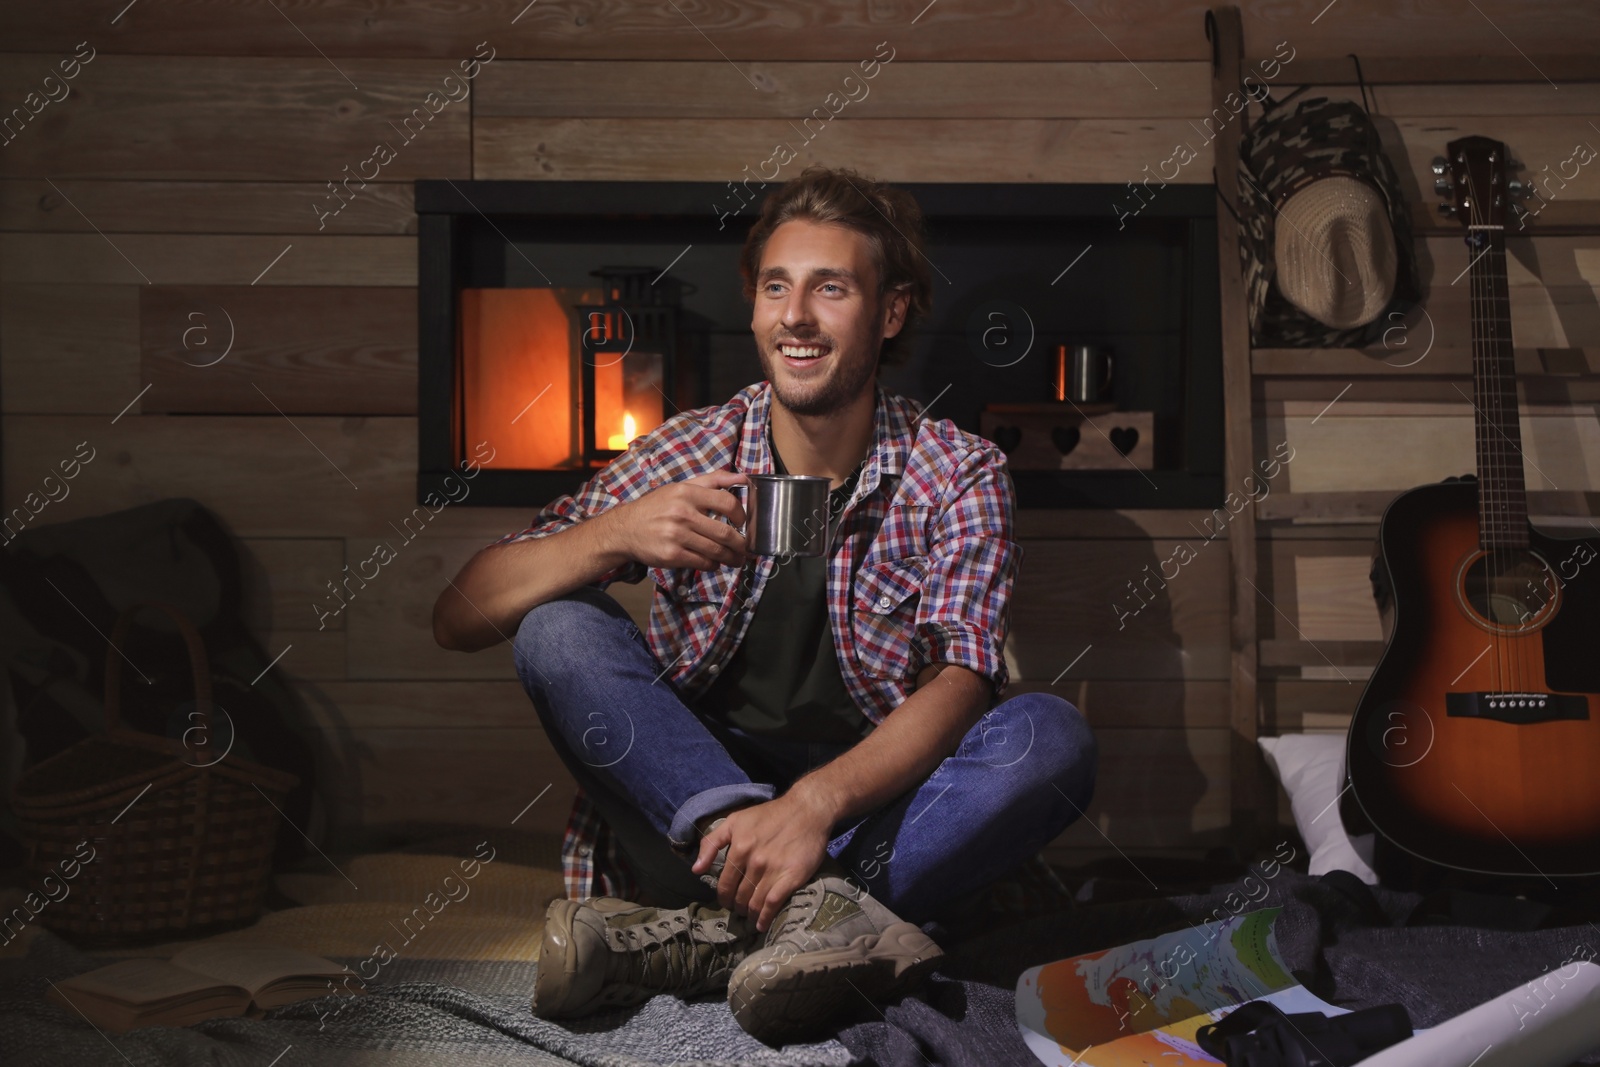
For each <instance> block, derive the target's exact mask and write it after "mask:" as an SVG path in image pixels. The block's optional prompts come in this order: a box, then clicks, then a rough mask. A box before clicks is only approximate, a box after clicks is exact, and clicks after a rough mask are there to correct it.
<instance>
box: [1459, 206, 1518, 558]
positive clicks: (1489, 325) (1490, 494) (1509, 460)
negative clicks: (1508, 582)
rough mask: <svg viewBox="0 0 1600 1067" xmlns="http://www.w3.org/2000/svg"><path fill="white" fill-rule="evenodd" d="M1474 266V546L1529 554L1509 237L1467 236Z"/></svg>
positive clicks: (1498, 229) (1493, 230)
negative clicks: (1521, 550)
mask: <svg viewBox="0 0 1600 1067" xmlns="http://www.w3.org/2000/svg"><path fill="white" fill-rule="evenodd" d="M1467 235H1468V236H1467V246H1468V251H1469V253H1470V254H1471V255H1472V257H1473V259H1472V264H1471V266H1470V267H1468V273H1469V275H1470V277H1471V283H1472V383H1473V392H1474V394H1475V397H1476V399H1475V401H1474V404H1473V407H1474V409H1475V419H1474V423H1475V431H1476V438H1477V447H1478V541H1479V544H1480V546H1481V547H1482V548H1484V549H1492V548H1527V547H1528V491H1527V485H1526V483H1525V481H1524V480H1523V473H1522V426H1521V422H1520V420H1519V419H1518V417H1517V373H1516V357H1515V354H1514V352H1513V349H1512V344H1511V297H1510V292H1509V289H1508V286H1507V282H1506V235H1505V228H1504V227H1503V226H1499V225H1473V226H1469V227H1468V230H1467Z"/></svg>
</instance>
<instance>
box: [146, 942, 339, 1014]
mask: <svg viewBox="0 0 1600 1067" xmlns="http://www.w3.org/2000/svg"><path fill="white" fill-rule="evenodd" d="M172 962H173V964H174V965H175V966H177V967H182V968H186V969H188V970H190V971H193V972H196V973H198V974H202V975H206V976H208V977H209V978H211V979H214V980H215V981H216V982H222V983H225V984H228V985H236V986H239V987H240V988H242V989H245V990H248V991H249V993H250V994H251V996H254V997H257V998H259V997H260V994H261V992H262V990H264V989H266V988H267V987H269V986H271V985H272V984H274V983H275V982H281V981H283V980H284V979H308V980H309V981H308V982H295V983H292V984H294V985H297V986H305V987H306V988H312V989H315V990H317V991H318V992H325V991H326V984H325V980H326V979H339V978H342V977H343V976H344V975H345V974H346V973H348V972H347V971H346V969H345V968H343V967H341V966H339V965H338V964H337V963H334V962H333V961H332V960H325V959H323V958H322V957H321V956H313V955H311V954H310V953H309V952H299V951H296V950H295V949H292V948H276V947H274V946H271V945H240V944H231V943H228V942H213V943H208V944H200V945H192V946H190V947H189V948H186V949H183V950H182V951H180V952H177V953H175V954H174V955H173V957H172ZM207 984H212V983H207ZM306 995H316V994H315V993H309V994H306ZM295 999H299V998H298V997H297V998H295ZM262 1006H263V1007H266V1006H268V1005H262Z"/></svg>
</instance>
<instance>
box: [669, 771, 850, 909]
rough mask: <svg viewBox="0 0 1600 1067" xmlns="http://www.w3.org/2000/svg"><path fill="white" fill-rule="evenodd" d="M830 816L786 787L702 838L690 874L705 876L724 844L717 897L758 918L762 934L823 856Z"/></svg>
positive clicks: (812, 799) (809, 877) (731, 816)
mask: <svg viewBox="0 0 1600 1067" xmlns="http://www.w3.org/2000/svg"><path fill="white" fill-rule="evenodd" d="M832 829H833V818H832V815H831V813H830V812H829V811H828V810H827V809H826V807H825V806H824V805H822V804H820V803H818V802H817V801H816V800H815V799H814V798H812V797H810V796H808V795H807V794H806V793H804V792H796V791H795V790H792V789H791V790H790V791H789V792H788V793H785V794H784V795H783V796H781V797H779V798H777V799H776V800H769V801H767V802H766V803H765V804H756V805H754V806H753V807H748V808H740V809H739V810H738V811H735V812H732V813H730V814H729V815H728V817H727V820H726V821H725V822H723V823H722V825H720V826H718V827H717V828H716V829H715V830H713V831H711V832H710V833H709V834H707V835H705V836H704V837H703V838H701V839H700V855H699V857H698V858H697V859H696V860H695V861H694V872H695V873H696V874H704V873H705V872H706V871H707V870H709V869H710V867H711V861H712V860H714V859H716V856H717V853H718V851H720V850H721V849H722V846H724V845H727V846H728V858H727V860H726V861H725V862H724V863H723V867H722V879H721V881H720V882H718V883H717V900H718V902H720V903H721V904H722V906H723V907H725V908H727V907H732V908H736V909H737V910H738V911H740V912H741V913H743V914H745V915H753V916H755V917H756V929H757V930H760V931H762V932H763V933H765V932H766V929H767V927H768V925H770V924H771V922H772V917H773V916H774V915H776V914H778V909H780V908H782V907H783V906H784V905H785V904H786V903H788V901H789V897H790V896H791V895H792V894H793V893H794V891H795V890H797V889H799V888H800V887H801V886H803V885H805V884H806V883H807V882H809V881H811V879H812V877H813V876H814V875H815V874H816V873H817V868H818V867H820V866H821V865H822V859H823V857H824V856H825V855H827V847H828V834H829V832H830V831H831V830H832Z"/></svg>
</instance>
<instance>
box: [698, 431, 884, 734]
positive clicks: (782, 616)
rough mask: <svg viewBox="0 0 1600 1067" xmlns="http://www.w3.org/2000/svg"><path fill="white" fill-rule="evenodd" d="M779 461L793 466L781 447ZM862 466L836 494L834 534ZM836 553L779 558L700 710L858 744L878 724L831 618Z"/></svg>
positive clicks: (737, 723)
mask: <svg viewBox="0 0 1600 1067" xmlns="http://www.w3.org/2000/svg"><path fill="white" fill-rule="evenodd" d="M767 442H768V446H769V447H770V446H771V442H772V438H771V430H770V427H769V429H768V438H767ZM772 461H773V464H774V465H775V466H776V468H777V471H778V473H779V474H788V473H789V472H788V471H787V470H786V469H785V468H784V466H783V460H782V459H780V458H779V456H778V450H777V449H776V448H773V449H772ZM859 473H860V471H859V468H858V470H857V472H856V473H855V474H852V475H851V476H850V477H849V478H847V479H846V480H845V482H844V484H843V485H841V486H839V487H838V488H837V489H834V490H833V491H831V492H830V493H829V494H828V532H829V533H830V534H831V533H832V531H833V530H834V529H835V528H836V526H837V522H838V520H837V516H838V515H839V513H840V512H841V511H843V510H844V506H845V504H846V503H847V502H848V501H849V499H850V494H851V493H852V492H853V491H854V489H855V485H856V478H857V475H859ZM830 555H831V546H829V548H828V549H826V550H825V551H824V553H823V555H820V556H810V557H800V556H796V557H793V558H790V559H784V558H783V557H782V556H779V557H778V558H777V566H776V567H775V568H774V569H773V571H772V573H771V575H769V576H768V578H767V584H766V586H765V587H764V588H763V589H762V591H761V599H760V601H759V602H757V604H756V610H755V615H754V617H752V618H751V620H750V625H749V628H748V629H746V630H745V634H744V639H743V640H742V641H740V642H739V647H738V648H736V649H734V652H733V655H732V656H731V657H730V658H729V660H728V662H727V664H726V665H725V666H724V667H723V668H722V672H721V673H720V674H718V676H717V679H716V681H715V682H713V683H712V684H711V686H710V688H708V689H707V690H706V691H705V692H704V693H703V694H701V696H700V699H699V701H698V702H697V707H698V708H699V709H700V710H702V711H704V712H707V713H708V714H710V715H712V716H714V717H715V718H717V719H719V720H721V721H722V722H725V723H727V724H728V725H730V726H734V727H737V728H738V729H740V730H743V731H745V732H747V733H752V734H767V735H771V736H777V737H784V738H788V739H790V740H795V741H822V742H833V743H838V744H852V743H854V742H856V741H859V740H860V739H861V737H862V736H863V735H864V734H866V733H868V732H870V730H871V723H870V722H869V721H868V720H867V717H866V716H865V715H863V714H862V713H861V710H860V709H859V708H857V707H856V703H855V700H854V699H853V698H852V697H851V696H850V691H849V690H848V689H846V688H845V684H844V679H843V678H842V677H841V676H840V674H839V660H838V655H837V653H836V652H835V649H834V644H833V629H832V627H830V626H829V625H828V560H829V557H830Z"/></svg>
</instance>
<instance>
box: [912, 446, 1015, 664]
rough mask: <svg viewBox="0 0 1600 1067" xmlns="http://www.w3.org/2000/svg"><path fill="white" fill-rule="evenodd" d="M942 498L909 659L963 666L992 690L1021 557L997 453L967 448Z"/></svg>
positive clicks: (1007, 482) (1009, 490)
mask: <svg viewBox="0 0 1600 1067" xmlns="http://www.w3.org/2000/svg"><path fill="white" fill-rule="evenodd" d="M943 503H944V506H943V509H942V511H941V512H940V515H939V518H938V519H937V520H936V521H935V523H934V525H933V528H932V532H931V535H930V538H929V546H928V559H927V573H926V577H925V579H924V583H923V591H924V592H923V596H922V598H921V604H920V606H919V608H918V610H917V619H916V624H915V629H914V631H913V634H912V648H913V653H914V655H913V659H914V660H915V661H917V662H922V663H947V664H953V665H955V666H959V667H966V668H968V669H969V670H971V671H973V672H975V673H977V674H980V675H982V676H983V677H985V678H988V679H989V680H990V681H991V682H992V684H993V685H994V694H995V695H996V696H998V695H1000V693H1002V692H1003V691H1004V690H1005V687H1006V684H1007V683H1008V681H1009V676H1008V673H1007V670H1006V661H1005V654H1004V649H1005V641H1006V633H1007V631H1008V629H1009V627H1010V604H1011V592H1012V587H1013V585H1014V584H1015V582H1016V575H1017V570H1018V568H1019V566H1020V565H1021V562H1022V546H1021V545H1019V544H1018V543H1017V542H1016V540H1015V526H1014V518H1013V516H1014V512H1015V490H1014V489H1013V487H1012V484H1011V476H1010V474H1008V473H1007V471H1006V465H1005V454H1004V453H1003V452H1001V451H1000V450H999V449H998V448H996V447H994V446H992V445H987V447H982V448H977V449H973V450H972V451H970V452H968V453H967V454H966V455H965V456H964V457H963V458H962V460H961V462H960V463H959V464H958V465H957V467H956V470H955V472H954V475H953V477H952V479H951V489H950V492H949V494H948V495H947V496H946V497H945V500H944V502H943Z"/></svg>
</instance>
